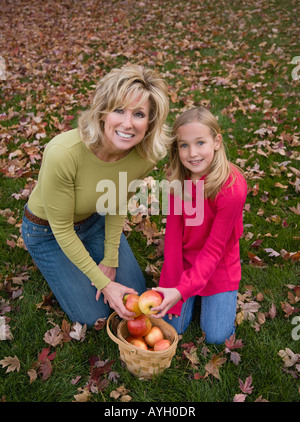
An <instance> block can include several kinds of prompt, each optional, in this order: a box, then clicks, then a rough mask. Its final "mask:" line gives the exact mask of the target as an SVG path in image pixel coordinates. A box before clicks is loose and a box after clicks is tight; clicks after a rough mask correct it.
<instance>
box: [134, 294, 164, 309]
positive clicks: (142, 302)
mask: <svg viewBox="0 0 300 422" xmlns="http://www.w3.org/2000/svg"><path fill="white" fill-rule="evenodd" d="M161 302H162V297H161V295H160V294H159V293H158V292H156V291H155V290H147V291H146V292H144V293H142V294H141V296H140V297H139V308H140V310H141V311H142V312H143V314H145V315H153V314H157V312H152V311H151V309H152V308H154V307H156V306H159V305H160V304H161Z"/></svg>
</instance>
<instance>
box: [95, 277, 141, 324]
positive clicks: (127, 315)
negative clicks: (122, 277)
mask: <svg viewBox="0 0 300 422" xmlns="http://www.w3.org/2000/svg"><path fill="white" fill-rule="evenodd" d="M99 292H100V291H99ZM100 293H103V296H104V303H108V304H109V306H110V307H111V308H112V309H114V310H115V311H116V312H117V314H118V315H119V316H120V317H121V318H124V319H127V320H129V319H133V316H134V315H135V313H134V312H130V311H128V310H127V309H126V308H125V306H124V303H123V297H124V295H125V294H127V293H134V294H138V293H137V292H136V291H135V290H134V289H131V288H130V287H126V286H124V285H123V284H120V283H116V282H115V281H111V282H109V283H108V284H107V285H106V286H105V287H104V288H103V289H102V290H101V292H100Z"/></svg>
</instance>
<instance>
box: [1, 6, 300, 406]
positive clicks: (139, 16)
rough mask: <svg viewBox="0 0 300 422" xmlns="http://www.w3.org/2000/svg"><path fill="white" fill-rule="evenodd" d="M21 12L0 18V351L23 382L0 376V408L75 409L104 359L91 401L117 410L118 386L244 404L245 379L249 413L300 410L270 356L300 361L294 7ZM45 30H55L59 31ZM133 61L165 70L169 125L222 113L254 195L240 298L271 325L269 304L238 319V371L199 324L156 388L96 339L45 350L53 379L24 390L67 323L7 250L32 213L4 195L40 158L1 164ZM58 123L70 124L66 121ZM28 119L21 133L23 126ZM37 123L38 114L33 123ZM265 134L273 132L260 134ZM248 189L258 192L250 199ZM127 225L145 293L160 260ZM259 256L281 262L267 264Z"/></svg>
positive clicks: (25, 263)
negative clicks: (106, 374)
mask: <svg viewBox="0 0 300 422" xmlns="http://www.w3.org/2000/svg"><path fill="white" fill-rule="evenodd" d="M18 3H21V2H18V1H17V2H15V3H14V5H15V6H14V7H17V8H18V9H17V10H18V12H17V13H16V10H15V9H14V8H13V7H12V8H11V9H10V10H8V9H7V10H6V11H4V12H3V18H4V28H6V29H7V30H9V28H14V27H16V25H17V24H18V22H19V20H21V21H22V28H23V29H22V31H21V32H20V33H19V32H16V33H15V35H14V38H13V39H12V38H11V36H10V35H8V36H7V37H6V36H4V37H2V38H0V51H1V55H2V56H3V57H4V58H5V60H6V63H7V71H8V72H9V73H8V76H7V79H6V81H0V89H1V96H0V104H1V113H2V114H1V113H0V115H1V119H0V151H3V152H1V156H0V165H1V167H0V168H1V171H2V177H1V180H0V200H1V207H0V208H1V210H5V209H7V208H8V209H10V210H11V211H12V212H13V213H14V214H13V217H14V218H15V219H16V222H15V224H9V223H8V222H7V218H8V217H6V216H5V215H0V243H1V258H2V259H1V262H0V306H1V303H8V304H9V305H10V306H11V310H10V311H7V312H5V313H4V315H3V316H5V317H6V318H7V319H8V320H7V322H8V324H9V327H10V330H11V332H12V334H13V339H12V340H4V341H1V342H0V361H1V360H3V359H4V358H5V357H7V356H12V357H13V356H17V358H18V359H19V361H20V371H19V372H17V371H13V372H7V371H6V369H7V368H6V367H2V366H0V377H1V382H0V401H1V398H2V400H3V401H7V402H15V403H16V402H72V401H74V400H75V398H74V395H76V394H78V388H79V387H81V388H83V387H84V386H85V385H86V384H87V382H88V381H89V379H90V375H91V372H90V371H91V368H90V363H89V359H90V358H91V357H92V356H99V359H100V360H103V361H104V360H114V364H113V367H112V370H113V371H115V372H116V373H118V374H119V377H118V378H117V379H116V382H114V381H113V380H111V381H110V382H109V384H108V386H107V388H105V389H104V391H99V392H98V393H97V392H91V394H90V396H89V401H91V402H98V403H100V402H111V403H115V404H116V403H119V402H120V399H114V398H112V397H110V393H111V392H112V391H113V390H115V389H116V388H117V387H119V386H122V385H123V386H124V387H125V388H126V389H128V390H129V392H128V394H129V395H130V396H131V401H132V402H139V403H142V402H156V403H159V402H161V403H162V402H174V403H175V402H176V403H184V402H232V401H233V399H234V397H235V395H236V394H240V393H241V390H240V388H239V380H242V381H243V382H245V380H246V378H247V377H249V376H250V375H251V377H252V386H253V387H254V389H253V392H252V394H247V396H246V399H245V401H246V402H254V401H255V400H256V399H258V398H259V397H262V398H263V399H265V400H268V401H270V402H299V397H300V396H299V372H297V369H296V365H293V366H292V367H288V368H286V367H284V365H283V360H282V358H281V357H280V356H279V355H278V352H279V351H281V350H285V349H286V348H289V349H290V350H291V351H292V352H293V353H300V347H299V340H295V339H293V338H292V329H293V328H294V327H295V326H293V325H292V319H293V317H294V316H296V315H299V307H300V305H299V303H300V301H298V302H297V303H293V300H292V297H291V294H293V295H294V297H296V295H295V291H294V290H293V289H292V286H293V285H294V286H296V285H299V266H298V261H296V260H295V261H294V260H293V256H289V255H286V256H285V257H283V255H284V253H285V252H287V253H288V254H292V253H295V252H297V249H298V244H299V231H298V225H299V223H298V222H299V216H298V215H297V214H296V213H295V212H293V211H292V209H291V208H293V207H294V208H297V204H298V202H299V199H298V198H299V191H298V189H299V188H298V187H297V186H298V185H297V183H298V182H297V180H298V179H299V176H298V175H297V174H296V173H297V172H296V171H295V170H293V169H297V168H299V166H298V160H299V143H298V138H299V133H300V129H299V117H298V116H297V111H298V110H299V96H298V93H299V81H295V80H293V79H292V70H293V69H294V67H295V65H292V64H291V61H292V58H293V57H295V56H299V50H298V45H299V44H298V37H297V29H298V26H297V20H296V16H297V15H299V7H297V2H296V0H291V1H290V2H285V1H283V0H273V1H270V2H267V1H253V2H242V3H241V2H240V1H237V0H233V1H229V0H223V1H217V0H213V1H204V2H198V1H196V0H189V1H184V2H183V1H182V2H178V1H175V0H168V1H165V2H163V4H162V3H160V2H140V3H138V4H134V3H135V2H128V4H127V2H125V3H126V7H124V2H121V1H115V2H113V3H110V2H105V1H103V0H99V1H98V2H95V5H94V4H93V2H85V1H83V2H77V3H76V4H74V5H73V6H74V8H75V9H74V10H73V6H72V8H71V9H68V8H67V6H66V4H65V2H63V3H62V4H60V3H57V2H51V1H50V3H49V4H51V6H53V8H49V10H47V19H46V15H45V13H46V11H45V10H44V9H43V8H42V7H41V3H42V2H40V1H39V0H36V1H34V2H29V1H28V2H26V1H25V2H22V7H20V4H18ZM52 3H53V4H52ZM96 3H97V7H96ZM142 3H144V5H142ZM24 5H25V6H27V7H23V6H24ZM54 5H55V7H54ZM50 9H51V10H50ZM29 11H30V15H31V16H32V17H31V18H30V19H28V13H29ZM103 11H104V12H105V13H103ZM45 19H46V20H47V21H49V23H50V24H49V25H47V26H44V25H43V24H42V22H44V21H45ZM51 22H52V23H53V22H57V23H58V24H57V25H55V28H56V29H55V31H53V25H52V26H51ZM70 22H71V23H72V24H71V23H70ZM32 23H34V25H32ZM33 28H34V29H33ZM32 31H33V32H32ZM34 31H36V33H35V32H34ZM33 35H37V36H36V37H34V36H33ZM103 53H105V54H103ZM127 61H131V62H135V63H139V64H142V65H145V66H149V67H152V68H155V69H157V70H159V71H160V72H161V74H162V75H164V77H165V79H166V81H167V83H168V86H169V91H170V93H173V94H174V93H176V94H177V99H175V101H172V100H171V101H170V106H171V111H170V115H169V117H168V123H169V124H170V125H171V124H172V123H173V121H174V119H175V117H176V115H177V114H178V113H179V112H180V111H181V110H182V109H183V108H186V107H189V106H192V105H200V104H205V105H206V106H208V107H209V108H210V109H211V111H212V112H213V113H214V114H216V115H217V116H218V118H219V122H220V125H221V127H222V130H223V137H224V140H225V142H226V146H227V152H228V157H229V158H230V160H231V161H232V162H236V163H239V164H242V165H243V170H244V171H245V175H246V177H247V181H248V185H249V194H248V197H247V201H246V208H245V211H244V224H245V232H244V235H243V237H242V239H241V242H240V246H241V262H242V281H241V287H240V294H241V295H245V294H249V295H248V296H247V299H246V300H249V301H250V300H252V301H254V302H257V295H258V293H262V294H263V295H264V299H263V301H261V302H259V304H260V309H259V312H261V313H264V314H267V313H268V312H269V310H270V307H271V305H272V304H274V305H275V306H276V316H275V317H274V318H273V319H271V318H270V317H268V316H267V317H266V320H265V322H264V323H263V324H261V325H258V324H257V314H255V320H254V322H252V321H249V320H247V319H244V320H243V321H242V323H241V324H239V325H238V326H237V331H236V339H241V340H242V341H243V345H244V347H242V348H241V349H236V351H237V352H238V353H240V355H241V361H240V363H239V364H238V365H235V364H234V363H233V362H231V361H230V358H229V354H228V353H225V346H224V345H220V346H214V345H207V344H205V343H201V344H199V345H198V344H197V340H198V339H199V338H200V337H201V335H202V333H201V330H200V329H199V325H198V323H197V321H196V320H194V321H193V322H192V324H191V326H190V327H189V328H188V330H187V331H186V333H185V334H184V335H183V337H182V338H181V339H180V341H179V346H178V348H177V351H176V355H175V356H174V358H173V360H172V364H171V367H170V368H169V369H168V370H166V371H165V372H164V373H163V374H161V375H159V376H157V377H156V378H154V379H153V380H151V381H147V382H146V381H143V380H139V379H138V378H136V377H134V376H132V375H131V374H130V373H129V372H128V371H127V369H126V368H125V367H124V365H123V364H122V363H121V362H120V359H119V351H118V346H117V345H116V344H115V343H114V342H112V341H111V339H110V338H109V337H108V335H107V333H106V330H105V329H103V330H100V331H96V330H95V329H90V330H88V331H87V333H86V338H85V340H84V341H81V342H79V341H76V340H74V339H73V340H72V341H70V342H68V343H63V344H62V345H58V346H56V347H55V348H54V347H52V346H51V348H50V349H51V350H50V352H54V351H55V352H56V357H55V359H54V360H53V361H52V368H53V372H52V374H51V375H50V377H49V378H48V379H47V380H45V381H43V380H42V378H41V375H38V377H37V379H36V380H35V381H33V382H32V383H30V380H29V376H28V374H27V371H28V370H29V369H31V368H32V367H34V365H35V363H36V362H37V359H38V354H40V353H41V351H42V350H43V349H44V348H46V347H48V344H47V343H46V342H45V341H44V339H43V338H44V334H45V332H46V331H47V330H49V329H51V328H52V327H53V326H54V325H55V324H58V325H59V326H61V324H62V321H63V319H64V318H65V319H66V320H67V317H66V316H65V315H64V314H63V313H62V312H61V310H60V307H59V305H58V303H57V302H55V300H54V302H52V308H51V310H50V311H49V312H47V311H46V310H45V309H41V308H38V307H37V304H40V303H41V302H42V301H43V297H46V296H47V295H49V293H50V290H49V287H48V286H47V283H46V282H45V280H44V279H43V277H42V276H41V274H40V273H39V271H37V270H36V269H35V267H34V266H33V263H32V260H31V258H30V256H29V255H28V253H27V252H26V251H25V250H24V249H23V248H22V247H18V246H15V247H11V246H9V245H8V244H7V241H8V240H9V241H11V240H14V241H15V242H17V239H18V238H19V239H20V231H19V226H20V224H19V223H20V221H21V218H22V209H23V207H24V205H25V203H26V199H16V198H14V197H13V196H12V195H13V194H15V193H20V192H21V191H22V190H23V189H24V188H25V187H26V186H27V185H28V183H30V182H31V181H32V179H33V180H34V179H36V178H37V175H38V169H39V166H40V160H38V161H37V162H36V163H31V164H30V165H29V167H30V169H31V170H32V173H31V174H30V175H22V174H21V175H20V176H19V177H11V176H12V173H11V172H12V169H9V167H8V165H9V164H14V162H9V154H10V153H12V152H15V151H16V150H18V149H21V150H22V151H23V153H24V157H25V159H26V160H25V163H26V164H27V163H29V156H28V154H27V153H26V151H25V150H24V147H22V145H23V144H24V143H25V142H28V143H29V144H31V145H34V142H35V141H36V139H37V138H36V134H35V132H34V133H33V134H32V135H30V133H29V132H27V131H28V130H30V129H32V128H33V127H34V124H37V125H38V127H39V132H43V131H45V134H46V137H45V138H40V139H39V142H40V145H43V144H45V143H46V142H48V141H49V140H50V139H51V138H52V137H53V136H54V135H56V134H58V133H59V132H60V131H62V130H68V129H70V128H72V127H75V126H76V121H77V117H78V113H79V111H80V110H81V109H84V108H86V107H87V106H88V104H89V100H88V97H89V95H90V93H91V92H92V90H93V86H94V85H95V84H96V83H97V81H98V80H99V78H100V77H101V75H102V74H104V73H106V72H107V71H109V70H110V69H111V68H112V67H116V66H121V65H123V64H124V63H126V62H127ZM74 69H77V70H76V72H74ZM172 98H173V97H172ZM66 116H74V119H73V120H71V121H68V120H67V118H66ZM28 117H29V120H28V123H27V124H24V120H23V118H28ZM33 117H39V118H40V123H36V122H34V121H33V120H32V118H33ZM43 124H45V125H43ZM264 127H265V128H267V129H268V130H269V132H268V133H266V134H262V135H260V134H256V133H255V132H256V131H257V130H259V129H262V128H264ZM39 132H38V133H39ZM280 141H283V146H284V148H285V149H284V150H283V151H281V153H280V152H279V150H278V149H276V145H278V142H280ZM5 148H7V150H6V151H5ZM268 148H269V149H268ZM42 150H43V149H41V152H42ZM262 152H263V153H265V154H266V155H267V156H265V155H263V154H262ZM166 163H167V158H166V159H164V160H163V161H162V162H161V163H159V164H158V166H157V169H156V170H155V171H153V172H152V173H151V175H152V176H153V177H154V178H156V179H159V180H161V179H163V178H164V165H165V164H166ZM278 183H280V184H281V185H284V186H286V188H282V187H280V185H278ZM276 184H277V185H276ZM255 186H256V187H257V186H258V190H257V191H253V189H254V188H255ZM163 217H164V216H161V215H160V216H151V221H153V222H155V223H156V224H157V226H158V228H159V230H160V229H162V228H164V220H163ZM129 218H130V216H129ZM135 228H136V227H135V226H132V229H133V230H132V232H131V233H127V235H128V241H129V243H130V245H131V247H132V249H133V251H134V253H135V255H136V258H137V260H138V262H139V264H140V266H141V268H142V270H143V271H144V274H145V277H146V281H147V285H148V286H149V287H150V286H153V285H154V284H155V280H154V279H153V275H152V274H151V273H146V268H147V265H148V264H152V265H155V266H157V268H158V270H159V269H160V268H161V264H162V260H163V256H156V248H155V246H154V245H153V244H151V245H147V240H146V238H145V237H144V236H143V233H142V232H141V231H136V230H135ZM257 240H262V243H261V244H260V246H259V247H258V248H257V247H255V244H254V242H256V241H257ZM266 248H272V249H274V250H275V251H276V252H278V253H279V254H280V255H279V256H274V257H270V256H269V253H267V252H266V251H265V249H266ZM284 251H285V252H284ZM251 254H254V255H255V256H256V257H258V258H259V259H261V260H262V265H261V266H255V265H253V262H252V261H251V256H252V255H251ZM288 256H289V258H288ZM24 272H25V273H26V274H27V275H28V276H29V278H28V280H26V281H24V283H23V285H22V286H20V285H17V284H15V283H14V281H13V279H12V277H15V276H18V275H20V274H22V273H24ZM20 287H22V289H23V291H22V294H21V296H19V297H17V298H15V299H13V296H12V289H18V288H20ZM249 289H251V291H250V293H249ZM285 302H286V303H289V304H290V305H291V306H292V307H294V308H295V309H296V311H295V313H293V314H291V315H289V316H288V315H286V313H285V312H284V309H283V308H282V304H284V303H285ZM0 309H1V308H0ZM297 309H298V311H297ZM240 310H241V309H240V308H238V312H239V311H240ZM188 342H193V343H194V344H195V345H196V346H197V355H198V358H199V363H198V364H197V365H196V366H195V367H193V366H192V364H191V362H190V360H189V359H184V358H183V350H184V349H183V348H182V347H181V345H182V344H183V343H188ZM203 346H205V347H206V348H207V349H206V353H205V354H204V353H203V352H204V350H202V348H203ZM214 354H215V355H218V354H220V356H222V357H226V358H227V360H226V362H225V363H223V365H222V366H221V367H220V368H219V371H220V379H217V378H214V377H212V376H211V375H209V376H207V377H204V378H200V379H195V374H197V373H198V374H200V376H202V377H203V376H205V373H206V370H205V365H206V364H207V363H209V362H210V360H211V359H212V357H213V355H214ZM298 364H299V362H298ZM77 376H79V377H80V379H79V381H78V382H77V383H76V384H75V385H74V384H72V383H71V381H72V379H75V378H76V377H77Z"/></svg>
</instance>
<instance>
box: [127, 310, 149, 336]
mask: <svg viewBox="0 0 300 422" xmlns="http://www.w3.org/2000/svg"><path fill="white" fill-rule="evenodd" d="M127 328H128V331H129V334H130V335H132V336H134V337H139V336H142V337H143V336H145V335H146V334H148V333H149V331H150V330H151V328H152V323H151V321H150V319H149V318H148V317H147V316H146V315H140V316H138V317H137V318H134V319H132V320H129V321H127Z"/></svg>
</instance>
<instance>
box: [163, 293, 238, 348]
mask: <svg viewBox="0 0 300 422" xmlns="http://www.w3.org/2000/svg"><path fill="white" fill-rule="evenodd" d="M195 300H196V296H194V297H190V298H188V299H187V300H186V301H185V302H184V303H183V306H182V310H181V315H180V316H179V317H178V318H176V317H174V316H173V318H172V319H171V320H169V318H168V315H166V316H165V317H164V319H165V320H166V321H167V322H169V323H170V324H171V325H172V326H173V327H174V328H175V329H176V331H177V332H178V334H183V333H184V332H185V331H186V329H187V328H188V326H189V325H190V323H191V320H192V317H193V312H194V305H195ZM236 302H237V290H234V291H231V292H224V293H218V294H215V295H212V296H202V297H201V311H200V327H201V330H202V331H204V333H205V340H206V342H207V343H214V344H222V343H224V342H225V340H226V339H229V337H230V336H231V335H232V334H234V332H235V325H234V321H235V315H236Z"/></svg>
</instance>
